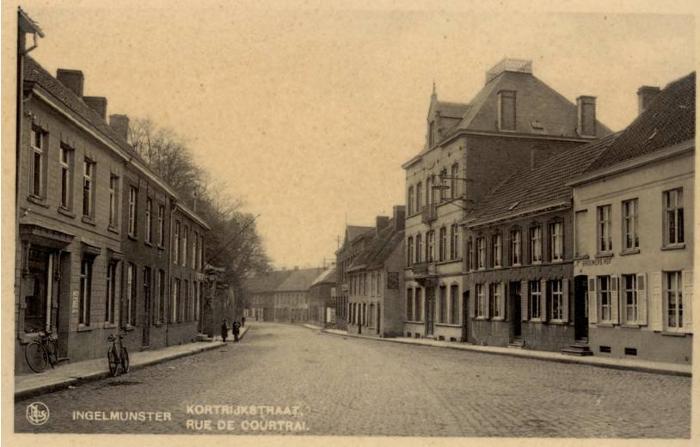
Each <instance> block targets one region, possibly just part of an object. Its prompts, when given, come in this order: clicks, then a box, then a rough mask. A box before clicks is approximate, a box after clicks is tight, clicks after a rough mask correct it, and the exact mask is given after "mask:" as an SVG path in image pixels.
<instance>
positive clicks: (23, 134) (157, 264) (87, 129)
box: [15, 30, 208, 371]
mask: <svg viewBox="0 0 700 447" xmlns="http://www.w3.org/2000/svg"><path fill="white" fill-rule="evenodd" d="M20 34H22V31H21V30H20ZM21 56H22V57H21V60H22V64H21V75H20V77H19V79H20V86H21V90H20V91H21V95H22V99H23V100H22V107H21V109H20V110H19V112H18V113H19V115H18V123H19V126H18V137H19V138H18V148H17V192H16V200H17V204H16V205H17V244H16V247H17V250H16V277H15V304H16V307H15V309H16V315H15V316H16V335H17V337H16V352H17V355H16V359H17V363H16V367H17V370H18V371H23V370H25V365H24V361H23V360H24V356H23V348H24V345H26V344H27V343H28V342H29V341H31V340H32V339H34V338H35V337H36V336H37V334H38V333H39V332H42V331H50V332H51V333H52V334H53V336H55V337H56V338H57V345H58V350H59V357H61V358H64V359H68V360H71V361H76V360H82V359H88V358H97V357H101V356H103V355H104V352H105V345H106V338H107V336H108V335H109V334H112V333H114V332H116V330H118V329H119V328H124V329H126V330H127V331H128V332H129V334H128V335H127V340H128V343H129V344H130V345H131V347H132V348H135V347H139V348H141V347H150V346H164V345H165V344H173V343H180V342H182V341H185V340H191V339H193V338H194V337H195V336H196V326H197V324H196V323H195V324H194V325H193V326H192V328H190V330H187V331H185V332H186V333H185V332H182V333H181V334H177V335H175V334H174V332H173V331H169V328H168V327H161V328H158V327H157V326H158V325H159V324H160V325H161V326H162V323H163V321H161V320H159V315H160V314H159V312H169V311H170V309H171V307H170V303H169V302H168V303H165V304H164V307H165V309H164V310H163V306H161V304H160V302H161V301H159V300H160V299H161V297H165V296H169V294H170V286H169V284H170V280H171V268H172V266H171V265H170V258H169V256H170V247H169V245H170V243H169V242H170V240H169V237H170V234H171V233H170V230H169V226H170V224H171V222H172V221H171V218H172V217H173V214H172V213H173V210H175V209H177V205H175V204H176V196H175V194H174V192H173V191H172V189H170V187H169V186H168V185H167V184H165V183H164V182H163V181H162V180H161V179H159V178H158V177H157V176H156V175H155V174H153V173H152V172H151V171H150V170H149V168H147V167H146V164H145V162H143V160H141V158H140V157H139V156H138V154H137V153H136V152H135V151H134V150H133V148H131V147H130V146H129V145H128V143H127V142H126V138H125V135H126V129H128V120H127V119H126V117H125V116H122V115H112V116H111V117H110V121H109V123H108V122H107V119H106V118H107V116H106V107H107V100H106V99H105V98H103V97H91V96H85V95H84V94H83V84H84V77H83V74H82V72H80V71H78V70H65V69H59V70H58V72H57V75H56V77H54V76H52V75H51V74H49V73H48V72H47V71H46V70H45V69H44V68H43V67H41V66H40V65H39V64H38V63H37V62H36V61H35V60H33V59H32V58H31V57H29V56H27V55H26V54H21ZM132 187H134V188H135V190H136V192H135V194H132V192H131V191H132V189H131V188H132ZM148 203H150V204H151V208H150V210H149V208H148V207H147V204H148ZM161 207H162V209H161ZM180 212H181V213H183V215H184V216H188V217H186V218H187V219H189V220H191V221H192V222H193V224H192V227H193V228H197V230H196V232H197V233H198V234H199V235H200V237H203V236H204V234H205V233H206V231H207V229H208V227H207V225H206V223H204V222H203V221H202V220H201V219H200V218H198V217H197V216H196V215H195V214H194V213H192V212H190V211H188V210H187V209H186V208H184V207H182V209H181V211H180ZM149 213H150V218H149V217H148V216H149ZM160 213H162V214H160ZM160 216H163V220H162V222H161V221H159V220H158V219H159V218H160ZM149 222H150V223H149ZM149 225H150V238H151V239H150V240H149V239H146V234H147V231H148V230H147V229H148V228H149V227H148V226H149ZM132 230H133V231H132ZM166 241H167V242H166ZM202 245H203V244H202V243H201V239H200V241H199V242H198V247H202ZM202 256H203V253H202V252H201V249H200V253H199V256H198V259H201V257H202ZM200 266H201V264H200ZM192 270H193V271H194V270H196V267H195V268H193V269H192ZM162 272H164V275H163V274H162ZM162 332H165V334H168V333H170V336H172V338H171V339H170V340H167V339H165V338H164V336H163V335H162ZM175 332H177V331H175Z"/></svg>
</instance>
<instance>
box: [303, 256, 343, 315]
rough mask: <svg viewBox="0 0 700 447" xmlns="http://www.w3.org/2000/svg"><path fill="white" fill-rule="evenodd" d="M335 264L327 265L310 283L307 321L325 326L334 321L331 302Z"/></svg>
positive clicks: (333, 304) (334, 280)
mask: <svg viewBox="0 0 700 447" xmlns="http://www.w3.org/2000/svg"><path fill="white" fill-rule="evenodd" d="M336 276H337V271H336V268H335V265H331V266H330V267H328V268H327V269H326V270H325V271H324V272H323V273H321V274H320V275H319V277H318V278H316V279H315V280H314V282H313V283H311V287H310V289H309V322H311V323H314V324H317V325H319V326H322V327H325V326H326V325H329V324H334V323H335V303H333V302H332V299H333V292H334V291H335V284H336V281H337V278H336Z"/></svg>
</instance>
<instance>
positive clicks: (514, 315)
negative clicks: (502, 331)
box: [508, 281, 522, 341]
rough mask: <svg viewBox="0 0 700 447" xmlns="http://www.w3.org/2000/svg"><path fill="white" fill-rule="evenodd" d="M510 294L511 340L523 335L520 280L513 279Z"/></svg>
mask: <svg viewBox="0 0 700 447" xmlns="http://www.w3.org/2000/svg"><path fill="white" fill-rule="evenodd" d="M508 295H509V296H510V308H511V314H510V315H511V341H512V339H516V338H520V337H521V336H522V326H521V321H522V318H521V316H522V308H521V304H520V303H521V302H522V301H521V297H520V281H511V282H510V284H509V290H508Z"/></svg>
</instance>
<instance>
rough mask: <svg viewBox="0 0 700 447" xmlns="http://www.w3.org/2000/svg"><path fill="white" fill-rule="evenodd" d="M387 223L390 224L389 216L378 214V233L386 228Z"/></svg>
mask: <svg viewBox="0 0 700 447" xmlns="http://www.w3.org/2000/svg"><path fill="white" fill-rule="evenodd" d="M387 225H389V217H388V216H377V227H376V228H377V233H379V232H380V231H382V230H383V229H384V228H386V226H387Z"/></svg>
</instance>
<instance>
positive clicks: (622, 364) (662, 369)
mask: <svg viewBox="0 0 700 447" xmlns="http://www.w3.org/2000/svg"><path fill="white" fill-rule="evenodd" d="M305 326H307V327H309V326H311V325H305ZM310 328H311V329H320V328H318V327H314V326H311V327H310ZM322 332H325V333H327V334H332V335H342V336H344V337H355V338H364V339H367V340H376V341H388V342H392V343H404V344H409V345H421V346H433V347H437V348H450V349H458V350H462V351H474V352H481V353H484V354H496V355H510V356H513V357H523V358H529V359H537V360H546V361H550V362H559V363H575V364H579V365H590V366H598V367H602V368H613V369H629V370H633V371H642V372H649V373H655V374H668V375H674V376H687V377H691V376H692V371H693V368H692V366H691V365H678V364H675V363H663V362H649V361H644V360H631V359H614V358H608V357H596V356H587V357H577V356H571V355H565V354H561V353H559V352H548V351H531V350H528V349H519V348H501V347H496V346H478V345H472V344H466V343H457V342H449V341H439V340H431V339H425V338H407V337H396V338H377V337H368V336H366V335H357V334H348V333H347V332H346V331H342V330H338V329H325V330H322Z"/></svg>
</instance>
